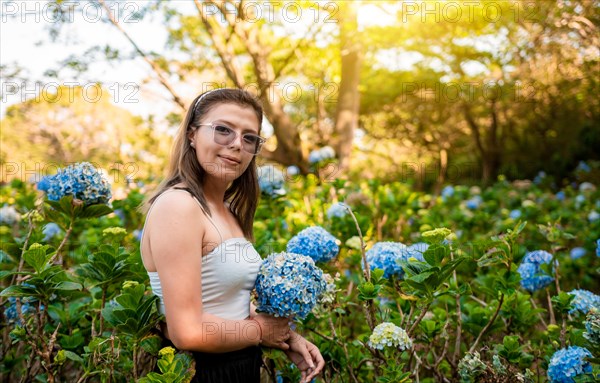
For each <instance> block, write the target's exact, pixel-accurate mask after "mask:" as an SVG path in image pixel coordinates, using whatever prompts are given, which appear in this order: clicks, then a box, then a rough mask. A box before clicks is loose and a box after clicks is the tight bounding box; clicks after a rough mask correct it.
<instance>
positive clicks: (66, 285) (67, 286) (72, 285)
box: [54, 281, 83, 291]
mask: <svg viewBox="0 0 600 383" xmlns="http://www.w3.org/2000/svg"><path fill="white" fill-rule="evenodd" d="M54 288H55V289H56V290H63V291H69V290H81V289H82V288H83V286H81V284H79V283H76V282H69V281H64V282H60V283H59V284H58V285H56V286H54Z"/></svg>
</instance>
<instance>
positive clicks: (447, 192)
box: [441, 185, 454, 201]
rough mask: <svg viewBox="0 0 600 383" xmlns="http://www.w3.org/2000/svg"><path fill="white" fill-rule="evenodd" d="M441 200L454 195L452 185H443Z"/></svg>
mask: <svg viewBox="0 0 600 383" xmlns="http://www.w3.org/2000/svg"><path fill="white" fill-rule="evenodd" d="M441 195H442V200H444V201H445V200H447V199H448V198H450V197H452V196H453V195H454V187H453V186H451V185H448V186H446V187H444V188H443V189H442V193H441Z"/></svg>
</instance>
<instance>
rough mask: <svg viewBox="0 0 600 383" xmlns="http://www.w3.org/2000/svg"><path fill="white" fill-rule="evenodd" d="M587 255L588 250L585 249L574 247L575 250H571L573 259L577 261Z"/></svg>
mask: <svg viewBox="0 0 600 383" xmlns="http://www.w3.org/2000/svg"><path fill="white" fill-rule="evenodd" d="M586 253H587V250H586V249H584V248H583V247H574V248H573V249H571V253H570V255H571V259H573V260H575V259H579V258H581V257H583V256H584V255H585V254H586Z"/></svg>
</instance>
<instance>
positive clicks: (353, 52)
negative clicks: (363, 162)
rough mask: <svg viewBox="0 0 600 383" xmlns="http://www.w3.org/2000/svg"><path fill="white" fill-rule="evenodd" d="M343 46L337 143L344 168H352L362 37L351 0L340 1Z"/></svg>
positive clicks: (335, 139)
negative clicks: (351, 158)
mask: <svg viewBox="0 0 600 383" xmlns="http://www.w3.org/2000/svg"><path fill="white" fill-rule="evenodd" d="M340 8H341V11H342V12H341V20H340V21H341V26H340V48H341V56H342V78H341V81H340V91H339V96H338V105H337V111H336V121H335V131H334V140H333V146H334V149H335V151H336V153H337V157H338V159H339V161H340V170H341V171H344V170H346V169H347V168H348V166H349V162H350V154H351V152H352V142H353V139H354V130H355V129H356V128H357V127H358V108H359V97H360V95H359V93H358V84H359V80H360V61H361V58H360V52H359V49H360V44H359V39H358V36H357V34H358V22H357V14H356V4H355V3H354V2H347V3H343V4H340Z"/></svg>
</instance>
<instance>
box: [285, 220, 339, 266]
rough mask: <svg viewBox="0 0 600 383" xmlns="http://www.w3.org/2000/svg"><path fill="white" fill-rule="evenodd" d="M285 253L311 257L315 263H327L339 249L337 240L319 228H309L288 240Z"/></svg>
mask: <svg viewBox="0 0 600 383" xmlns="http://www.w3.org/2000/svg"><path fill="white" fill-rule="evenodd" d="M287 251H288V252H290V253H295V254H302V255H306V256H308V257H311V258H312V259H313V260H314V261H315V262H328V261H330V260H331V259H333V258H334V257H335V256H336V255H337V254H338V252H339V251H340V247H339V246H338V244H337V239H336V238H335V237H334V236H333V235H331V234H329V232H328V231H327V230H325V229H323V228H322V227H321V226H311V227H307V228H306V229H304V230H302V231H301V232H299V233H298V234H296V235H295V236H294V237H292V238H291V239H290V241H289V242H288V244H287Z"/></svg>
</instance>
